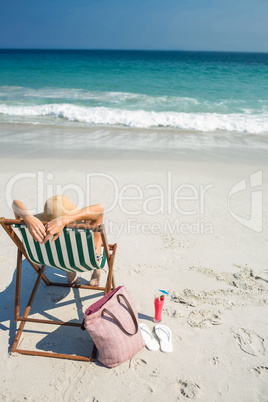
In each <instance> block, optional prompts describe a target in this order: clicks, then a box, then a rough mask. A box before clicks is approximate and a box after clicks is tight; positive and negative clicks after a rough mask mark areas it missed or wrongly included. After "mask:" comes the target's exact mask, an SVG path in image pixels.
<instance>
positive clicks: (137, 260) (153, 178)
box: [0, 158, 268, 402]
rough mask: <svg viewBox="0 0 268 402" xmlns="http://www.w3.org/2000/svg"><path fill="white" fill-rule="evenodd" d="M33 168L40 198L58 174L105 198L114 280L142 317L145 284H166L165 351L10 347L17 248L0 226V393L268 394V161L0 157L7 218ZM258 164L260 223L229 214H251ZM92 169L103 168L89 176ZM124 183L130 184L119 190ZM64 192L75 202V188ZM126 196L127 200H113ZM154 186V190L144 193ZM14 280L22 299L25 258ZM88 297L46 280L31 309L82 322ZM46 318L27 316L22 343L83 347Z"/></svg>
mask: <svg viewBox="0 0 268 402" xmlns="http://www.w3.org/2000/svg"><path fill="white" fill-rule="evenodd" d="M7 162H8V166H7ZM38 171H39V176H38V177H39V179H38V180H39V182H38V183H39V186H40V187H39V197H40V198H41V204H42V202H44V201H45V199H46V197H47V196H48V195H50V193H49V192H51V191H52V192H55V191H57V190H60V187H58V188H57V189H56V187H55V186H56V184H58V185H61V186H63V185H68V184H76V186H79V188H78V187H76V192H80V190H79V189H81V191H82V193H83V194H84V200H82V201H83V202H84V203H86V202H87V201H90V202H91V203H95V202H102V203H103V204H104V206H105V208H106V210H107V213H106V221H105V223H106V227H107V231H108V238H109V242H117V243H118V253H117V256H116V260H115V275H116V282H117V284H118V285H119V284H124V285H126V286H127V287H128V288H129V290H130V291H131V293H132V296H133V298H134V300H135V302H136V305H137V307H138V311H139V314H140V318H139V320H140V322H144V323H146V324H147V325H148V326H149V327H150V328H151V329H153V326H154V323H153V321H152V316H153V295H154V292H155V291H156V290H157V289H159V288H161V289H165V290H167V291H168V292H169V293H170V295H169V297H167V298H166V302H165V307H164V313H163V324H165V325H168V326H169V327H170V328H171V330H172V334H173V347H174V351H173V352H172V353H170V354H165V353H162V352H160V351H158V352H150V351H148V350H147V349H146V348H144V349H143V350H142V351H140V352H139V353H138V354H137V355H136V356H134V357H133V358H132V359H131V360H130V361H128V362H126V363H124V364H122V365H121V366H119V367H117V368H114V369H108V368H105V367H103V366H102V365H101V364H99V363H98V362H96V363H95V364H94V363H93V364H91V363H82V362H76V361H68V360H60V359H48V358H43V357H32V356H23V355H19V354H13V355H10V346H11V344H12V342H13V340H14V336H15V328H16V327H15V324H14V323H13V303H14V301H13V300H14V289H15V267H16V249H15V247H14V246H13V245H12V244H11V242H10V240H9V238H8V237H7V235H6V233H4V231H3V230H2V229H1V231H0V239H1V253H0V269H1V278H2V280H1V293H0V304H1V329H2V331H1V333H0V334H1V342H0V348H1V356H2V359H1V363H0V365H1V389H0V397H1V399H2V400H6V401H22V400H30V401H55V400H57V401H100V402H106V401H107V402H108V401H109V402H111V401H134V400H135V401H136V400H141V401H176V400H182V401H183V400H189V399H196V400H198V401H226V402H227V401H228V402H229V401H244V402H253V401H267V400H268V314H267V313H268V309H267V303H268V294H267V290H268V270H267V257H268V255H267V245H268V244H267V234H268V233H267V210H268V182H267V177H268V167H267V166H266V164H265V163H264V162H260V163H258V162H251V163H245V161H244V162H243V161H242V162H239V163H238V162H237V161H236V162H234V161H230V160H228V161H226V162H225V161H224V160H221V161H215V159H214V161H199V162H197V161H196V162H193V161H190V160H189V161H187V160H184V161H182V160H181V161H175V160H170V161H169V160H166V161H164V160H162V161H160V160H154V159H153V158H152V159H151V160H150V161H146V160H134V159H132V160H123V159H122V160H120V161H116V160H104V161H96V160H91V161H90V160H80V161H79V160H77V161H75V160H71V159H70V160H67V159H61V160H56V159H47V160H44V159H37V158H35V159H29V160H26V159H21V160H18V159H14V160H10V159H9V160H5V159H2V161H1V177H0V186H1V187H0V188H1V194H2V197H1V205H0V207H1V208H0V209H1V215H2V216H5V217H11V216H12V213H11V210H10V208H9V206H8V205H7V201H8V200H7V201H6V199H5V198H6V196H7V197H8V198H9V199H10V198H19V199H21V200H23V201H24V202H25V203H26V205H27V206H29V207H30V208H36V206H37V202H38V198H37V194H38V193H37V184H38V183H37V178H35V175H36V174H37V172H38ZM260 171H261V172H262V178H263V181H262V184H261V185H259V186H258V187H256V189H255V188H252V190H256V191H257V190H260V191H262V193H261V195H262V203H263V228H262V231H260V232H257V231H255V230H253V229H250V228H248V227H246V226H244V225H243V224H241V223H239V222H238V221H237V219H236V218H235V217H234V216H235V214H236V217H237V216H240V217H242V218H245V219H250V200H251V193H250V189H249V178H250V175H252V174H254V173H256V172H260ZM25 172H27V173H28V177H27V178H26V177H24V178H22V177H21V178H19V179H18V177H19V176H16V175H18V174H19V173H23V174H24V173H25ZM93 173H95V174H96V173H102V174H106V175H108V176H107V177H106V178H105V177H100V176H98V177H97V176H95V177H94V176H87V175H89V174H93ZM31 175H32V176H31ZM52 175H53V177H52ZM24 176H25V175H24ZM12 177H13V179H14V180H13V181H14V183H13V186H12V193H10V196H9V192H10V191H11V186H10V187H7V186H8V183H10V180H11V178H12ZM258 177H260V174H259V176H258ZM244 178H245V179H246V184H247V186H248V188H247V189H246V190H243V191H240V192H237V193H236V194H234V195H233V196H232V198H231V200H230V208H231V210H232V213H233V216H232V215H231V213H230V212H229V210H228V202H227V201H228V194H229V191H230V190H231V188H232V187H233V186H234V185H235V184H236V183H238V182H239V181H241V180H243V179H244ZM16 179H18V180H17V181H16ZM40 180H41V181H42V180H43V182H42V183H41V184H40ZM87 180H88V183H89V184H90V186H89V187H88V183H87ZM113 180H114V181H113ZM52 184H53V186H54V187H53V188H52ZM186 184H187V185H190V187H188V188H186V187H184V188H181V189H180V190H178V192H177V195H181V196H182V195H184V196H191V197H192V199H185V200H179V201H178V200H177V201H176V202H177V209H178V208H180V209H178V210H176V208H175V204H174V198H173V196H174V193H175V191H176V189H178V188H179V186H182V185H186ZM125 185H132V186H131V187H128V188H125V187H124V186H125ZM133 185H135V187H133ZM202 185H203V186H204V187H203V190H204V188H205V187H206V186H210V187H207V189H206V191H205V193H204V192H203V193H202ZM150 186H151V187H150ZM157 186H158V187H157ZM42 189H43V194H42ZM63 190H64V191H65V194H66V195H69V196H70V198H71V199H72V201H73V202H77V198H76V192H75V191H74V188H73V187H72V190H70V188H69V190H68V189H67V188H66V187H65V188H63ZM86 190H87V191H88V194H89V195H90V197H87V195H86ZM117 190H118V192H117ZM82 193H80V199H81V197H82V195H81V194H82ZM202 194H203V199H202ZM127 195H128V196H131V197H132V199H131V200H126V199H123V198H122V197H124V196H127ZM134 196H137V197H138V196H139V197H140V198H136V199H134V198H133V197H134ZM153 196H155V197H156V198H155V199H152V197H153ZM162 196H163V197H162ZM161 197H162V198H161ZM113 200H116V202H115V205H114V208H113V209H112V210H110V211H109V209H111V208H110V207H111V204H112V201H113ZM120 203H121V204H120ZM127 211H128V212H127ZM186 213H187V214H186ZM175 222H177V223H176V225H177V226H175V229H174V231H173V233H172V230H170V228H171V229H172V225H173V224H174V223H175ZM182 224H184V225H182ZM115 225H117V226H115ZM202 225H203V226H202ZM202 227H203V229H202ZM255 229H256V228H255ZM120 231H121V232H120ZM119 232H120V233H119ZM47 274H48V276H49V277H51V278H53V277H55V276H56V275H57V276H58V277H59V276H60V277H62V280H63V281H64V280H65V277H64V275H62V273H61V272H57V271H55V270H54V269H52V268H48V269H47ZM23 278H24V279H23V285H24V286H25V287H24V292H23V294H22V303H23V305H24V306H25V303H26V302H27V300H28V296H29V292H30V288H31V286H32V284H33V281H34V278H35V272H34V271H33V270H32V269H31V268H30V267H29V264H28V263H27V262H26V263H24V264H23ZM87 279H88V276H87V275H85V276H83V277H82V283H83V282H85V281H86V280H87ZM102 279H103V278H102ZM96 300H97V299H96V295H95V294H93V293H92V292H90V291H89V292H88V291H86V290H77V289H71V290H67V289H63V288H61V289H58V288H46V287H45V285H43V284H41V285H40V288H39V290H38V293H37V298H36V301H35V303H34V305H33V309H32V314H33V316H35V317H39V316H40V317H41V316H42V317H45V318H53V317H55V318H57V319H62V320H80V321H81V320H82V317H83V312H84V311H85V309H86V308H87V307H88V306H89V305H90V304H91V303H93V302H94V301H96ZM48 327H49V328H48ZM51 327H52V326H46V325H42V326H41V325H40V327H39V328H38V333H35V332H34V331H33V330H34V327H33V326H32V325H26V329H27V331H25V334H24V336H23V339H22V342H21V347H23V348H27V347H29V348H32V349H35V348H37V349H40V350H45V351H55V352H63V353H64V352H67V353H68V352H69V351H72V352H73V353H81V354H85V355H89V353H90V350H91V347H92V342H91V340H90V337H89V335H88V334H87V333H86V332H83V331H81V330H80V329H77V328H74V329H72V328H64V327H60V328H58V327H54V326H53V328H51Z"/></svg>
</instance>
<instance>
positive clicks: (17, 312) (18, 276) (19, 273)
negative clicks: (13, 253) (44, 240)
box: [14, 249, 22, 322]
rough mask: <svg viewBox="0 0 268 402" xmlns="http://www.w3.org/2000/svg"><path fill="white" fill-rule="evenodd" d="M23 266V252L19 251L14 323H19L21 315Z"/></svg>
mask: <svg viewBox="0 0 268 402" xmlns="http://www.w3.org/2000/svg"><path fill="white" fill-rule="evenodd" d="M21 265H22V252H21V251H20V250H19V249H18V256H17V271H16V289H15V309H14V321H15V322H17V321H18V318H19V315H20V288H21Z"/></svg>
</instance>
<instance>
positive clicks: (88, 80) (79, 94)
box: [0, 50, 268, 135]
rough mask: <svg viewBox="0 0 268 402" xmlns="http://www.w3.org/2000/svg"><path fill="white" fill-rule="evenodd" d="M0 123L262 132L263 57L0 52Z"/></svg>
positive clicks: (265, 130)
mask: <svg viewBox="0 0 268 402" xmlns="http://www.w3.org/2000/svg"><path fill="white" fill-rule="evenodd" d="M0 123H16V124H21V123H30V124H34V125H38V124H42V125H50V126H51V125H53V126H71V127H72V126H75V127H81V126H86V127H88V126H90V127H125V128H126V127H127V128H133V127H134V128H138V129H142V130H143V131H146V130H147V129H155V130H162V131H165V132H167V131H170V130H172V131H173V130H176V132H178V131H183V132H184V133H185V132H188V131H190V132H196V133H204V132H205V133H217V132H221V133H222V135H224V134H225V133H226V134H229V133H236V134H237V133H241V135H243V133H250V134H259V135H267V134H268V54H254V53H248V54H246V53H217V52H169V51H103V50H96V51H93V50H74V51H72V50H66V51H65V50H64V51H58V50H1V51H0Z"/></svg>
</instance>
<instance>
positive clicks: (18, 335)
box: [11, 265, 45, 352]
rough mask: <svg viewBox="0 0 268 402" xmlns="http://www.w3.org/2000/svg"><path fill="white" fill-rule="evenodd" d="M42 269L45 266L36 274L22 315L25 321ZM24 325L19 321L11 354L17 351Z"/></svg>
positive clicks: (23, 322)
mask: <svg viewBox="0 0 268 402" xmlns="http://www.w3.org/2000/svg"><path fill="white" fill-rule="evenodd" d="M44 269H45V265H43V266H42V268H41V269H40V271H39V274H38V277H37V279H36V282H35V285H34V287H33V290H32V293H31V296H30V298H29V301H28V303H27V307H26V309H25V311H24V314H23V318H24V319H26V318H27V317H28V315H29V313H30V310H31V307H32V304H33V301H34V298H35V295H36V292H37V289H38V286H39V285H40V282H41V279H42V274H43V271H44ZM18 320H19V317H18ZM25 323H26V321H21V323H20V326H19V329H18V332H17V334H16V336H15V340H14V342H13V345H12V348H11V352H15V351H16V349H17V346H18V343H19V341H20V337H21V335H22V331H23V329H24V327H25Z"/></svg>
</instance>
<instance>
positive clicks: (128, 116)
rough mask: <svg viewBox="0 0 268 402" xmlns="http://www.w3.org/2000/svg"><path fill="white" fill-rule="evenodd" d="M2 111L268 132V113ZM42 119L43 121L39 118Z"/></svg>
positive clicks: (27, 116) (64, 107)
mask: <svg viewBox="0 0 268 402" xmlns="http://www.w3.org/2000/svg"><path fill="white" fill-rule="evenodd" d="M0 114H2V116H10V121H11V122H12V118H18V117H22V118H23V121H24V122H25V121H27V122H31V118H32V117H38V116H40V117H41V116H47V117H49V118H50V120H51V121H50V122H51V123H52V124H57V120H58V119H66V121H69V122H80V123H82V124H83V123H85V124H86V125H88V124H89V125H103V126H123V127H133V128H144V129H147V128H157V127H159V128H169V129H177V130H186V131H201V132H215V131H218V130H221V131H230V132H245V133H252V134H268V113H267V112H263V113H260V114H250V113H244V114H243V113H233V114H220V113H180V112H171V111H165V112H155V111H144V110H126V109H116V108H107V107H86V106H78V105H73V104H66V103H65V104H57V103H54V104H45V105H32V106H29V105H27V106H23V105H17V106H11V105H7V104H2V105H0ZM40 122H41V121H40Z"/></svg>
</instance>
